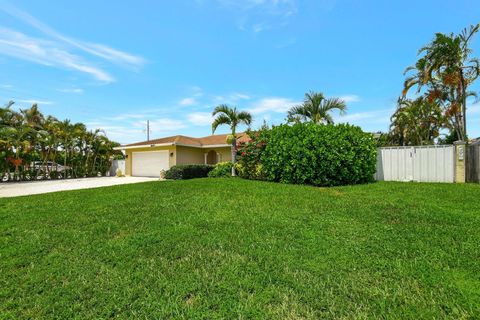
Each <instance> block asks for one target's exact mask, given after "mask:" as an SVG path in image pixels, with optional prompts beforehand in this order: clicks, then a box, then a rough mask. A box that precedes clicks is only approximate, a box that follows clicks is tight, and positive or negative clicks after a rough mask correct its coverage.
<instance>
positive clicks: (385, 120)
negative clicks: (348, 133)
mask: <svg viewBox="0 0 480 320" xmlns="http://www.w3.org/2000/svg"><path fill="white" fill-rule="evenodd" d="M394 111H395V109H394V108H389V109H378V110H372V111H365V112H354V113H347V114H346V115H345V116H340V115H338V116H335V122H338V123H347V122H348V123H351V124H355V125H361V126H365V125H385V126H388V124H389V123H390V117H391V115H392V114H393V112H394Z"/></svg>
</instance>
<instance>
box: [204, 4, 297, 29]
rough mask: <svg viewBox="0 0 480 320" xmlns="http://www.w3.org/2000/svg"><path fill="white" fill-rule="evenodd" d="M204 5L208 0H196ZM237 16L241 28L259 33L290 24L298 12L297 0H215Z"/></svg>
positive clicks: (237, 22) (238, 25)
mask: <svg viewBox="0 0 480 320" xmlns="http://www.w3.org/2000/svg"><path fill="white" fill-rule="evenodd" d="M196 2H197V4H199V5H202V4H205V3H207V2H212V1H207V0H196ZM213 2H216V3H217V4H219V5H220V6H221V7H223V8H225V9H228V10H229V11H231V12H232V13H233V14H234V15H235V16H236V24H237V27H238V29H239V30H242V31H251V32H254V33H259V32H262V31H265V30H269V29H274V28H276V27H279V26H285V25H287V24H288V19H289V18H290V17H291V16H293V15H294V14H296V13H297V12H298V8H297V3H296V0H213Z"/></svg>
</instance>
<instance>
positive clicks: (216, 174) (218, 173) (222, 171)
mask: <svg viewBox="0 0 480 320" xmlns="http://www.w3.org/2000/svg"><path fill="white" fill-rule="evenodd" d="M232 166H233V164H232V163H231V162H220V163H217V164H216V165H215V167H214V168H213V169H212V171H210V172H209V173H208V177H209V178H229V177H231V176H232Z"/></svg>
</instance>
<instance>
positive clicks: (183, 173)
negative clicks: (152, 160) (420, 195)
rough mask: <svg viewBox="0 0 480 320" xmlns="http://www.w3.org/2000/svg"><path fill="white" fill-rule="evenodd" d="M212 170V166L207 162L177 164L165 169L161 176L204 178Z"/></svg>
mask: <svg viewBox="0 0 480 320" xmlns="http://www.w3.org/2000/svg"><path fill="white" fill-rule="evenodd" d="M212 170H213V166H211V165H207V164H188V165H177V166H173V167H171V168H170V169H169V170H167V171H165V174H164V175H163V177H164V178H165V179H172V180H187V179H195V178H206V177H207V176H208V173H209V172H210V171H212Z"/></svg>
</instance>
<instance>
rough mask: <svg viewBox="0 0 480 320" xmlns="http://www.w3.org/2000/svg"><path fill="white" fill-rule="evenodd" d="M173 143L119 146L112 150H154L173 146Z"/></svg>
mask: <svg viewBox="0 0 480 320" xmlns="http://www.w3.org/2000/svg"><path fill="white" fill-rule="evenodd" d="M173 145H175V143H172V142H168V143H152V144H142V145H137V146H120V147H115V148H113V150H128V149H141V148H154V147H168V146H173Z"/></svg>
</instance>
